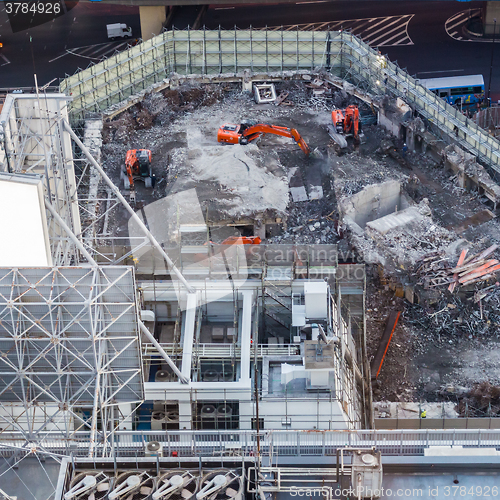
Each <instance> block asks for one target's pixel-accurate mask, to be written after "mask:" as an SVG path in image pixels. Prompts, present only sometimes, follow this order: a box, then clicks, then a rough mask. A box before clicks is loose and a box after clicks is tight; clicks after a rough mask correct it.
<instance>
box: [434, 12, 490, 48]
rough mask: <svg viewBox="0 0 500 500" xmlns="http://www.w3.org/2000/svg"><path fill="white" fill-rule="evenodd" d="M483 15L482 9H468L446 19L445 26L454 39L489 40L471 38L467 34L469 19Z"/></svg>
mask: <svg viewBox="0 0 500 500" xmlns="http://www.w3.org/2000/svg"><path fill="white" fill-rule="evenodd" d="M480 15H481V9H467V10H463V11H462V12H458V13H457V14H454V15H453V16H451V17H450V18H448V19H447V20H446V22H445V23H444V28H445V30H446V33H447V34H448V36H450V37H451V38H453V39H454V40H466V41H475V42H483V41H487V40H481V39H479V40H478V39H473V38H469V37H468V36H467V35H466V30H465V29H466V28H467V25H468V23H469V21H470V20H471V19H472V18H474V17H479V16H480Z"/></svg>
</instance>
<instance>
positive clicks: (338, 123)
mask: <svg viewBox="0 0 500 500" xmlns="http://www.w3.org/2000/svg"><path fill="white" fill-rule="evenodd" d="M344 119H345V118H344V115H343V113H342V111H341V110H340V109H334V110H333V111H332V122H333V126H334V127H335V131H336V132H337V134H343V133H344Z"/></svg>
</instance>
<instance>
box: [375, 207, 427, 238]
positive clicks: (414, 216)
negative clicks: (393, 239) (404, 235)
mask: <svg viewBox="0 0 500 500" xmlns="http://www.w3.org/2000/svg"><path fill="white" fill-rule="evenodd" d="M422 218H423V215H422V214H421V213H420V212H419V211H418V209H417V208H415V207H409V208H406V209H404V210H401V212H394V213H392V214H389V215H386V216H384V217H381V218H380V219H376V220H373V221H370V222H367V223H366V226H367V227H368V228H370V229H373V230H374V231H377V232H378V233H380V234H382V235H384V234H387V233H388V232H389V231H391V230H392V229H401V228H403V227H405V226H409V225H410V224H411V223H413V222H417V221H419V220H421V219H422Z"/></svg>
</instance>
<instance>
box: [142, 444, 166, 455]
mask: <svg viewBox="0 0 500 500" xmlns="http://www.w3.org/2000/svg"><path fill="white" fill-rule="evenodd" d="M144 455H145V456H146V457H162V456H163V447H162V445H161V444H160V443H159V442H158V441H150V442H149V443H147V444H146V447H145V449H144Z"/></svg>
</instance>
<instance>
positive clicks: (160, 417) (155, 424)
mask: <svg viewBox="0 0 500 500" xmlns="http://www.w3.org/2000/svg"><path fill="white" fill-rule="evenodd" d="M166 423H167V416H166V415H165V412H163V411H154V412H153V413H151V430H152V431H161V430H163V429H164V428H165V427H164V426H165V424H166Z"/></svg>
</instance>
